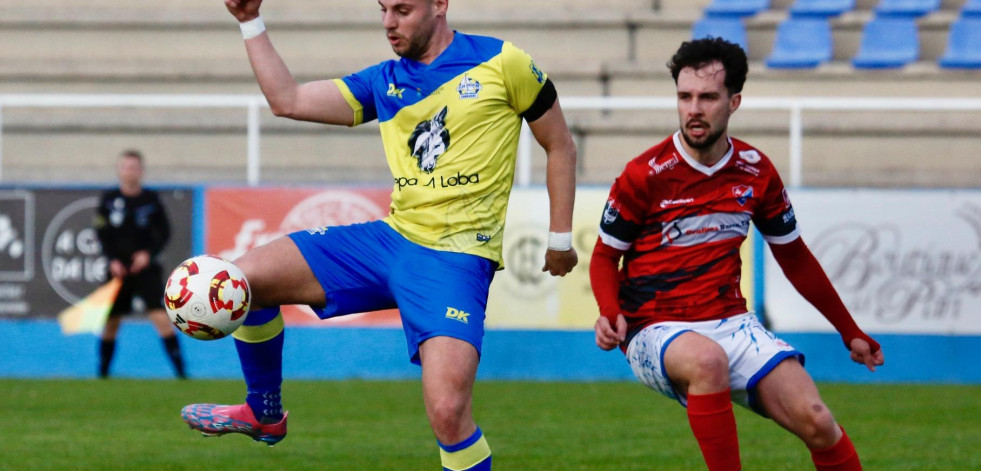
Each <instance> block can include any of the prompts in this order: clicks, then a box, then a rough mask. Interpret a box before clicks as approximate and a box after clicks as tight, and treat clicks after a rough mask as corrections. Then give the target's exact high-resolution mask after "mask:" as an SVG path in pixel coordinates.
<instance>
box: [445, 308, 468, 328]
mask: <svg viewBox="0 0 981 471" xmlns="http://www.w3.org/2000/svg"><path fill="white" fill-rule="evenodd" d="M469 317H470V313H469V312H463V311H461V310H459V309H456V308H452V307H447V308H446V318H447V319H453V320H455V321H460V322H463V323H464V324H469V323H470V319H469Z"/></svg>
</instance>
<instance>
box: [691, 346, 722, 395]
mask: <svg viewBox="0 0 981 471" xmlns="http://www.w3.org/2000/svg"><path fill="white" fill-rule="evenodd" d="M690 365H691V376H692V377H691V381H690V382H691V383H699V384H705V385H709V384H710V385H714V386H719V387H722V388H725V387H728V385H729V360H728V358H726V356H725V353H724V352H721V351H715V350H708V351H700V352H698V353H696V354H695V355H694V356H693V357H692V359H691V363H690Z"/></svg>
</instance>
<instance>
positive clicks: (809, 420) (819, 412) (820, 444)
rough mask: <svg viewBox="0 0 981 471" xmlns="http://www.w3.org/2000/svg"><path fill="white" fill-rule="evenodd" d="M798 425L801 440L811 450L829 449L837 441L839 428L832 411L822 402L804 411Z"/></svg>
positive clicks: (815, 403) (812, 404)
mask: <svg viewBox="0 0 981 471" xmlns="http://www.w3.org/2000/svg"><path fill="white" fill-rule="evenodd" d="M798 423H799V424H800V428H801V430H800V435H801V438H802V439H803V440H804V442H805V443H807V445H808V446H809V447H811V448H814V449H824V448H828V447H830V446H832V445H834V444H835V442H836V441H837V438H838V437H837V436H836V435H837V431H838V426H837V424H836V423H835V419H834V417H833V416H832V415H831V411H830V410H828V407H827V406H825V405H824V404H823V403H822V402H820V401H817V402H814V403H811V404H810V405H809V406H808V407H807V409H806V410H804V411H802V412H801V413H800V417H799V418H798Z"/></svg>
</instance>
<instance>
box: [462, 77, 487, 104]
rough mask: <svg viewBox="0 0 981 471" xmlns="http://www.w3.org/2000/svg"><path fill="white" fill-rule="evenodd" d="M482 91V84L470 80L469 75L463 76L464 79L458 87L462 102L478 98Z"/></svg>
mask: <svg viewBox="0 0 981 471" xmlns="http://www.w3.org/2000/svg"><path fill="white" fill-rule="evenodd" d="M482 89H483V87H481V86H480V82H478V81H476V80H474V79H472V78H470V76H469V75H467V74H463V79H462V80H460V84H459V85H457V86H456V91H457V93H459V94H460V99H461V100H462V99H465V98H477V95H478V94H480V90H482Z"/></svg>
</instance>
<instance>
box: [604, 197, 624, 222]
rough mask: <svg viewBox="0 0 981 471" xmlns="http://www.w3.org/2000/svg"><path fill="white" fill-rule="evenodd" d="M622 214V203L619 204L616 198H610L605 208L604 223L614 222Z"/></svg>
mask: <svg viewBox="0 0 981 471" xmlns="http://www.w3.org/2000/svg"><path fill="white" fill-rule="evenodd" d="M619 216H620V205H619V204H617V202H616V200H614V199H613V198H610V200H609V201H607V202H606V208H604V209H603V224H613V221H616V220H617V218H618V217H619Z"/></svg>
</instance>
